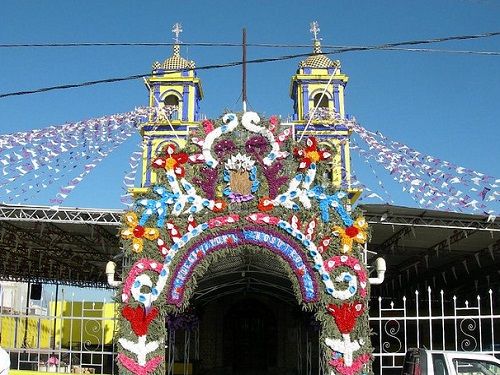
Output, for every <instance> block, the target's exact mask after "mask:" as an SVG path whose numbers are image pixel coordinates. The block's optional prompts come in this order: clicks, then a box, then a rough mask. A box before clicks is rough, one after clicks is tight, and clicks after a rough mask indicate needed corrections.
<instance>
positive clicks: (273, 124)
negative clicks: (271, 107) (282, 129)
mask: <svg viewBox="0 0 500 375" xmlns="http://www.w3.org/2000/svg"><path fill="white" fill-rule="evenodd" d="M279 123H280V120H279V118H278V117H277V116H271V117H269V130H271V131H272V132H274V131H275V130H276V128H277V127H278V125H279Z"/></svg>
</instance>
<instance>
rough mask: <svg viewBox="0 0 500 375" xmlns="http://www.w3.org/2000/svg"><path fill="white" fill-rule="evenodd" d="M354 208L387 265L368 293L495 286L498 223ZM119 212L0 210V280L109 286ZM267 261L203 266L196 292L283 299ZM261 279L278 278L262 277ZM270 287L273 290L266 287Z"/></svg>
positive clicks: (499, 266)
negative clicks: (220, 290)
mask: <svg viewBox="0 0 500 375" xmlns="http://www.w3.org/2000/svg"><path fill="white" fill-rule="evenodd" d="M360 208H361V209H362V210H363V211H364V215H365V217H366V219H367V220H368V222H369V223H370V225H371V235H372V238H371V241H370V243H369V245H368V263H371V262H373V260H374V259H375V258H376V257H378V256H382V257H384V259H385V260H386V262H387V266H388V267H387V268H388V269H387V273H386V281H385V282H384V283H383V284H382V285H381V286H374V287H373V288H372V294H373V295H381V296H385V295H387V296H392V297H393V296H396V295H399V294H401V295H402V294H405V293H410V292H413V291H414V290H415V289H416V288H424V287H427V286H431V287H433V288H443V289H446V290H447V291H450V290H452V291H454V292H456V293H457V292H461V293H468V292H476V291H477V290H478V289H479V288H492V289H497V290H498V289H499V288H500V224H499V223H498V222H497V221H495V218H493V217H488V216H483V215H469V214H461V213H450V212H441V211H432V210H425V209H418V208H408V207H399V206H391V205H377V204H367V205H360ZM122 213H123V211H122V210H116V209H115V210H112V209H109V210H108V209H83V208H69V207H64V208H62V207H59V208H56V207H46V206H23V205H0V279H3V280H17V281H31V282H48V283H56V282H58V283H61V284H71V285H75V286H93V287H107V284H106V275H105V272H104V271H105V265H106V263H107V262H108V261H109V260H113V259H115V260H116V259H119V258H121V250H120V246H119V238H118V227H119V226H120V217H121V214H122ZM117 263H120V261H117ZM268 264H269V260H268V259H264V258H262V257H261V256H260V257H259V256H255V255H251V254H250V255H245V254H235V256H234V257H227V259H222V260H221V261H220V264H217V266H211V267H210V268H209V270H208V272H207V274H206V277H204V278H203V280H201V281H200V283H199V288H198V289H197V291H196V294H197V295H198V296H200V297H203V298H207V299H209V298H211V292H210V290H211V289H210V288H213V287H214V285H215V284H218V285H223V286H224V287H225V288H227V290H228V293H230V292H231V288H232V290H243V289H244V290H254V291H255V290H264V289H267V290H268V291H269V293H275V294H277V295H278V294H280V295H281V296H282V297H283V298H286V299H288V298H289V297H290V296H291V295H286V293H284V292H283V290H284V289H286V288H287V287H288V285H289V284H288V283H287V282H286V281H285V280H284V278H286V274H285V271H284V269H283V267H282V266H277V267H276V269H273V270H270V269H268V268H267V267H268ZM270 271H272V272H270ZM266 274H269V275H270V274H273V275H274V274H276V275H275V277H274V278H269V280H268V278H266V277H265V276H263V275H266ZM280 275H281V276H280ZM243 277H244V278H245V280H242V278H243ZM210 280H212V281H211V282H210ZM269 283H274V284H276V285H275V287H274V288H267V286H268V284H269ZM249 288H250V289H249ZM290 292H292V291H291V290H290ZM292 293H293V292H292Z"/></svg>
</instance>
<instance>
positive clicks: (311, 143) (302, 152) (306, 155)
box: [293, 137, 331, 170]
mask: <svg viewBox="0 0 500 375" xmlns="http://www.w3.org/2000/svg"><path fill="white" fill-rule="evenodd" d="M293 155H294V156H295V158H297V159H299V169H300V170H305V169H307V168H309V166H310V165H311V164H313V163H317V162H319V161H321V160H326V159H328V158H329V157H330V156H331V154H330V153H329V152H328V151H324V150H319V149H318V141H317V140H316V138H314V137H309V138H307V141H306V148H304V149H299V148H295V149H294V150H293Z"/></svg>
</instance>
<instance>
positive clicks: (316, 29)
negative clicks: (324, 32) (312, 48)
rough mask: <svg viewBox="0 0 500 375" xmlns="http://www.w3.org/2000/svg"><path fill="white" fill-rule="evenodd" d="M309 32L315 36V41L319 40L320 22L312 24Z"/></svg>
mask: <svg viewBox="0 0 500 375" xmlns="http://www.w3.org/2000/svg"><path fill="white" fill-rule="evenodd" d="M309 31H310V32H311V33H312V34H313V35H314V40H318V34H319V23H318V21H313V22H311V28H310V29H309Z"/></svg>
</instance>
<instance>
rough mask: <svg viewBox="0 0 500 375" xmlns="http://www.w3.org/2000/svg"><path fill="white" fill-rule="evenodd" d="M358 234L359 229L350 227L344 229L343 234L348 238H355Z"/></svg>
mask: <svg viewBox="0 0 500 375" xmlns="http://www.w3.org/2000/svg"><path fill="white" fill-rule="evenodd" d="M358 233H359V229H358V228H356V227H355V226H350V227H347V228H345V234H347V235H348V236H349V237H351V238H352V237H356V236H357V235H358Z"/></svg>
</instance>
